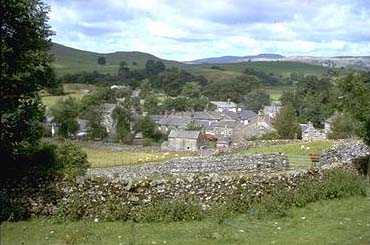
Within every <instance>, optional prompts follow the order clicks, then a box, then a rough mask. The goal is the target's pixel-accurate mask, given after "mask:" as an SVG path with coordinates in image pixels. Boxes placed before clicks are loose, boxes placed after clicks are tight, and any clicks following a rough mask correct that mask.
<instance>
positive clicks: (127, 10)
mask: <svg viewBox="0 0 370 245" xmlns="http://www.w3.org/2000/svg"><path fill="white" fill-rule="evenodd" d="M46 3H47V4H48V5H49V6H50V12H49V24H50V25H51V27H52V30H53V31H55V33H56V34H55V35H54V36H53V37H52V39H53V41H54V42H57V43H60V44H63V45H66V46H69V47H73V48H77V49H83V50H89V51H94V52H99V53H109V52H115V51H141V52H146V53H151V54H153V55H156V56H158V57H160V58H164V59H171V60H178V61H190V60H195V59H200V58H206V57H218V56H225V55H235V56H246V55H256V54H260V53H275V54H282V55H285V56H298V55H299V56H336V55H370V0H336V1H334V0H258V1H256V0H168V1H167V0H46Z"/></svg>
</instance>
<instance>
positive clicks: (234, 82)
mask: <svg viewBox="0 0 370 245" xmlns="http://www.w3.org/2000/svg"><path fill="white" fill-rule="evenodd" d="M259 87H260V82H259V79H258V78H257V77H256V76H253V75H242V76H239V77H238V78H236V79H230V80H226V81H220V80H217V81H211V82H210V83H209V84H208V86H207V87H206V88H205V90H204V94H205V95H206V96H208V97H209V99H210V100H224V101H227V100H228V99H230V100H231V101H233V102H236V103H239V102H241V101H242V99H243V97H244V95H246V94H248V93H249V92H251V91H252V90H253V89H256V88H259Z"/></svg>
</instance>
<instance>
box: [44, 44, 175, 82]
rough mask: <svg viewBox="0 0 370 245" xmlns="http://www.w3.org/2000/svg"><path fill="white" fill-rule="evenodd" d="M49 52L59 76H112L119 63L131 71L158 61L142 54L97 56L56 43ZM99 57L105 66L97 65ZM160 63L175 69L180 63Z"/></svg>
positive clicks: (118, 53) (129, 53) (128, 53)
mask: <svg viewBox="0 0 370 245" xmlns="http://www.w3.org/2000/svg"><path fill="white" fill-rule="evenodd" d="M50 52H51V54H53V56H54V58H55V61H54V67H55V69H56V72H57V74H59V75H63V74H66V73H76V72H81V71H94V70H96V71H99V72H103V73H111V74H113V73H117V71H118V67H119V63H120V62H121V61H126V63H127V64H128V66H129V67H130V68H131V69H142V68H144V67H145V63H146V61H147V60H149V59H152V60H159V58H158V57H155V56H154V55H151V54H147V53H142V52H115V53H108V54H99V53H94V52H89V51H83V50H78V49H73V48H70V47H66V46H63V45H60V44H57V43H54V44H53V46H52V49H51V51H50ZM99 56H104V57H106V61H107V63H106V65H98V63H97V60H98V57H99ZM134 61H135V62H136V63H137V65H133V64H132V62H134ZM162 61H163V62H164V64H165V65H166V66H167V67H172V66H176V67H177V66H179V65H180V63H179V62H176V61H169V60H162Z"/></svg>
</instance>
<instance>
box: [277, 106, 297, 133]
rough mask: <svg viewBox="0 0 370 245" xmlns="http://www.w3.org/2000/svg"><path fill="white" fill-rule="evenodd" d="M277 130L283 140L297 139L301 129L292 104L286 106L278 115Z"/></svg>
mask: <svg viewBox="0 0 370 245" xmlns="http://www.w3.org/2000/svg"><path fill="white" fill-rule="evenodd" d="M275 128H276V130H277V132H278V134H279V136H280V138H282V139H296V138H297V136H298V135H299V130H300V128H299V124H298V122H297V117H296V115H295V113H294V108H293V106H292V105H291V104H287V105H285V106H284V107H283V108H282V109H281V111H280V112H279V113H278V115H277V117H276V123H275Z"/></svg>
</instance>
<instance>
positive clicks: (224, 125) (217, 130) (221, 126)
mask: <svg viewBox="0 0 370 245" xmlns="http://www.w3.org/2000/svg"><path fill="white" fill-rule="evenodd" d="M237 124H238V122H237V121H230V120H227V121H226V120H225V121H219V122H212V123H211V124H210V125H209V126H208V127H207V128H206V131H205V132H206V134H209V135H215V136H217V137H221V136H223V137H231V135H232V134H233V131H234V128H235V127H236V126H237Z"/></svg>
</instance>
